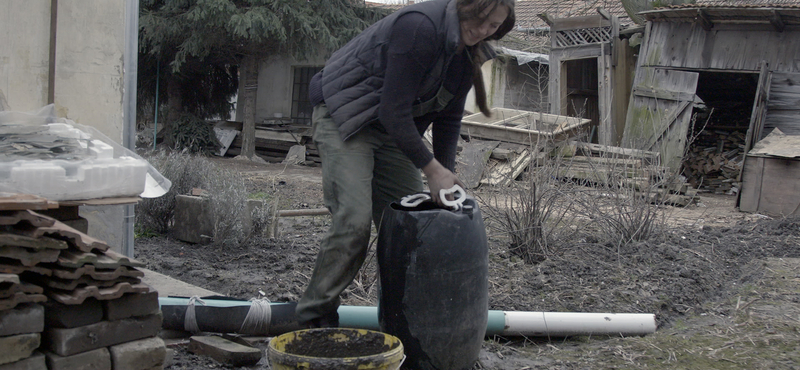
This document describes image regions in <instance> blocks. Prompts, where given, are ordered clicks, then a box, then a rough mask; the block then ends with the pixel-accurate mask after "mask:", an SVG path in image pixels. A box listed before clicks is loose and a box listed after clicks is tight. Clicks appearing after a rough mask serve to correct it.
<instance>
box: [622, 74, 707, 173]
mask: <svg viewBox="0 0 800 370" xmlns="http://www.w3.org/2000/svg"><path fill="white" fill-rule="evenodd" d="M698 77H699V74H698V73H695V72H685V71H677V70H670V69H661V68H649V67H643V68H638V69H637V70H636V78H635V83H634V85H635V86H637V87H639V88H641V89H645V90H663V91H670V92H676V93H686V94H690V93H691V94H694V93H695V90H696V89H697V81H698ZM692 101H693V99H692ZM689 103H691V102H680V101H669V100H666V101H665V100H658V99H652V98H648V97H643V96H636V95H632V96H631V104H630V105H629V107H628V116H627V120H626V122H625V131H624V133H623V137H622V144H623V146H625V147H629V148H636V149H642V150H652V151H658V152H659V153H660V155H661V162H662V164H663V165H664V166H667V167H670V168H672V169H675V170H677V169H678V168H679V166H680V163H681V159H682V158H683V150H684V147H685V145H686V140H687V138H686V133H687V131H688V128H689V119H690V118H691V109H686V108H687V107H688V106H689ZM681 108H682V109H681ZM673 118H674V119H673ZM654 139H655V140H654Z"/></svg>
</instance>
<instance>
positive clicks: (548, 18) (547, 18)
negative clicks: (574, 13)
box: [537, 13, 553, 27]
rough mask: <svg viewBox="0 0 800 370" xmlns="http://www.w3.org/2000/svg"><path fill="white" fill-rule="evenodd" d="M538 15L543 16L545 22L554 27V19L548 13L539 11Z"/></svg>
mask: <svg viewBox="0 0 800 370" xmlns="http://www.w3.org/2000/svg"><path fill="white" fill-rule="evenodd" d="M537 16H539V18H541V19H542V20H543V21H544V23H547V25H548V26H550V27H553V20H552V19H550V17H548V16H547V13H539V14H537Z"/></svg>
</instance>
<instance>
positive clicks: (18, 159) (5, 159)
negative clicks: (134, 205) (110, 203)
mask: <svg viewBox="0 0 800 370" xmlns="http://www.w3.org/2000/svg"><path fill="white" fill-rule="evenodd" d="M9 117H11V119H9ZM19 117H23V119H20V118H19ZM24 118H25V116H24V114H15V115H14V116H10V115H6V116H5V120H0V125H26V126H31V125H35V126H40V127H46V128H47V129H46V131H44V132H45V133H46V134H47V135H49V136H47V137H48V138H50V137H53V136H55V137H58V138H59V139H62V138H63V139H64V140H65V141H68V142H69V143H70V145H71V146H70V149H72V150H74V151H75V153H73V152H70V153H69V155H68V156H66V157H69V159H60V158H59V155H58V153H55V154H53V155H52V157H53V158H52V159H49V158H47V157H48V156H47V155H44V156H42V155H39V156H31V159H27V158H25V156H26V152H19V151H18V152H17V153H14V154H8V153H0V192H8V193H23V194H32V195H38V196H40V197H44V198H47V199H49V200H53V201H65V200H88V199H99V198H115V197H135V196H140V195H143V192H145V187H146V183H147V182H151V184H150V185H151V186H150V187H153V185H154V184H152V183H153V182H154V180H155V182H156V184H155V187H156V188H158V191H156V192H155V193H156V194H155V196H160V195H161V194H163V193H165V192H166V190H168V189H169V187H170V182H169V180H167V179H165V178H163V177H162V176H161V175H160V174H159V173H158V172H157V171H155V169H153V168H152V166H150V164H149V163H148V162H147V161H146V160H144V159H142V158H141V157H139V156H138V155H136V154H135V153H133V152H132V151H130V150H128V149H126V148H124V147H121V146H119V145H118V144H116V143H114V142H113V141H111V140H109V139H108V138H106V137H105V136H103V135H102V134H101V133H99V132H98V131H97V130H94V129H92V128H89V127H84V126H80V125H76V124H74V122H71V121H68V120H64V119H55V120H56V122H53V120H52V119H51V120H50V122H53V123H44V124H41V123H31V120H26V119H24ZM21 137H22V138H21V139H20V137H15V138H14V139H15V141H14V142H15V143H23V144H24V140H26V139H27V137H25V136H24V135H21ZM0 139H5V138H0ZM31 140H32V141H33V140H35V139H33V137H32V139H31ZM51 151H52V149H51ZM48 154H49V153H48ZM42 157H45V158H44V159H42ZM61 157H64V156H61ZM72 158H75V159H72Z"/></svg>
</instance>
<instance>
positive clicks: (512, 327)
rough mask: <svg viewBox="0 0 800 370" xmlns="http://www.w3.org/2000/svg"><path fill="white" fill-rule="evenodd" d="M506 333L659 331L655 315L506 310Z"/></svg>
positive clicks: (607, 333) (558, 335)
mask: <svg viewBox="0 0 800 370" xmlns="http://www.w3.org/2000/svg"><path fill="white" fill-rule="evenodd" d="M503 313H504V314H505V322H506V324H505V329H504V330H503V334H504V335H509V336H531V337H533V336H537V337H541V336H552V337H562V336H573V335H623V336H632V335H646V334H652V333H655V331H656V318H655V315H653V314H636V313H582V312H524V311H522V312H520V311H504V312H503Z"/></svg>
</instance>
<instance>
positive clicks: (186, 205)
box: [172, 195, 215, 243]
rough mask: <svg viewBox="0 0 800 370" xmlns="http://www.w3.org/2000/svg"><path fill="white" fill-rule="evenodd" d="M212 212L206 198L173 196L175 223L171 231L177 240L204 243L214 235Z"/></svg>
mask: <svg viewBox="0 0 800 370" xmlns="http://www.w3.org/2000/svg"><path fill="white" fill-rule="evenodd" d="M214 221H215V219H214V214H213V213H212V212H211V207H210V206H209V204H208V198H205V197H195V196H190V195H176V196H175V223H174V225H173V226H172V232H173V233H174V235H175V237H176V238H177V239H179V240H183V241H186V242H189V243H205V242H207V241H209V240H211V238H213V237H214Z"/></svg>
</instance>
